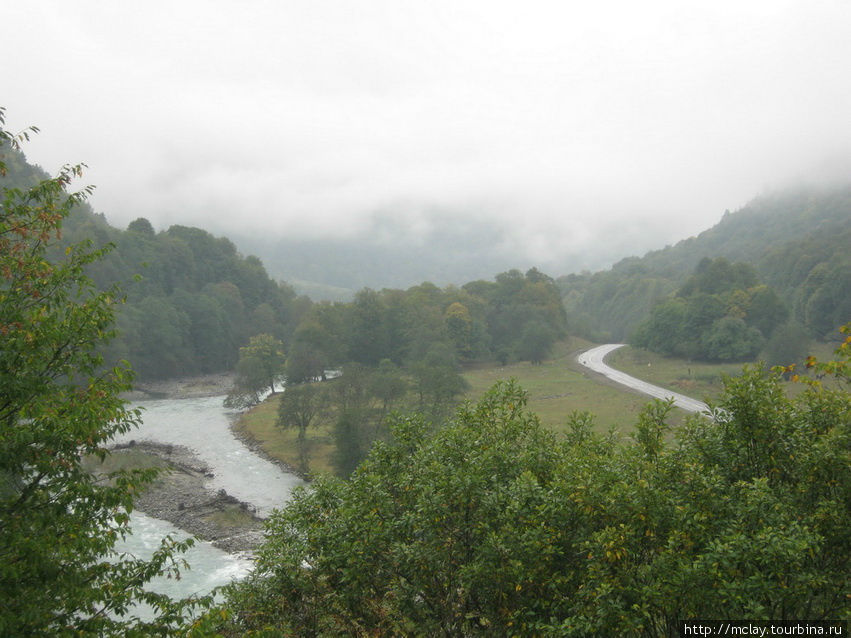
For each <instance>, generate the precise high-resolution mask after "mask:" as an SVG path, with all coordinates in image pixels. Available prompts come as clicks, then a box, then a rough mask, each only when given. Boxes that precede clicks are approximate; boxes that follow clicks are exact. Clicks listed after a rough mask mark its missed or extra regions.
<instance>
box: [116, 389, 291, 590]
mask: <svg viewBox="0 0 851 638" xmlns="http://www.w3.org/2000/svg"><path fill="white" fill-rule="evenodd" d="M223 400H224V397H223V396H215V397H204V398H195V399H164V400H157V401H146V402H144V403H142V404H141V405H139V407H141V408H142V409H143V412H142V425H141V426H140V427H139V428H138V429H135V430H131V431H130V432H128V433H126V434H124V435H121V436H119V437H116V443H126V442H128V441H130V440H136V441H156V442H158V443H166V444H168V443H171V444H175V445H184V446H186V447H188V448H191V449H192V450H194V451H195V453H196V454H197V455H198V457H199V458H200V459H201V460H203V461H204V462H205V463H207V465H208V466H209V467H210V469H211V471H212V472H213V474H214V477H213V478H211V479H210V483H209V486H210V487H211V488H213V489H215V490H218V489H225V490H227V492H228V493H229V494H231V495H233V496H235V497H236V498H238V499H240V500H241V501H245V502H247V503H250V504H251V505H253V506H254V507H255V508H256V510H257V512H258V514H260V515H261V516H266V515H268V514H269V513H270V512H271V510H272V509H274V508H276V507H281V506H283V505H285V504H286V502H287V501H288V500H289V498H290V494H291V492H292V490H293V488H294V487H296V486H297V485H301V484H303V481H302V480H301V479H300V478H298V477H297V476H295V475H293V474H289V473H287V472H284V471H283V470H281V469H280V468H279V467H278V466H277V465H275V464H274V463H271V462H269V461H267V460H266V459H263V458H260V457H259V456H257V455H256V454H254V453H253V452H251V451H250V450H248V449H247V448H246V447H245V446H244V445H243V444H242V443H241V442H240V441H239V440H238V439H237V438H236V437H234V435H233V434H232V433H231V430H230V423H231V420H232V419H233V418H234V417H235V415H236V411H234V410H229V409H227V408H225V407H224V406H223V405H222V401H223ZM132 525H133V534H132V536H131V537H130V538H128V539H127V540H126V541H124V542H123V543H122V544H120V545H119V546H118V547H117V549H118V550H119V551H124V552H129V553H132V554H134V555H136V556H144V557H147V556H150V555H151V553H152V552H153V551H154V549H156V547H158V546H159V541H160V539H161V538H162V537H163V536H165V535H166V534H173V535H175V537H178V538H181V537H183V538H185V537H186V536H188V534H186V533H184V532H182V531H181V530H179V529H177V528H175V527H174V526H173V525H172V524H171V523H168V522H166V521H162V520H159V519H155V518H151V517H150V516H145V515H144V514H142V513H139V512H134V513H133V516H132ZM184 557H185V558H186V560H187V561H188V562H189V564H190V566H191V569H190V570H189V571H187V572H185V573H184V574H182V576H181V579H180V580H179V581H177V580H165V579H159V580H158V581H156V582H155V583H153V586H152V589H154V590H155V591H158V592H161V593H167V594H170V595H171V596H173V597H181V596H187V595H190V594H193V593H199V594H203V593H208V592H209V591H210V590H211V589H212V588H214V587H216V586H218V585H223V584H226V583H228V582H230V581H231V580H232V579H233V578H240V577H243V576H245V575H246V574H247V573H248V571H249V570H250V568H251V560H250V559H249V558H247V557H244V556H235V555H233V554H228V553H226V552H224V551H222V550H220V549H217V548H215V547H213V546H212V545H211V544H210V543H203V542H202V543H196V545H195V547H193V548H192V549H191V550H190V551H189V552H188V553H187V554H186V555H185V556H184Z"/></svg>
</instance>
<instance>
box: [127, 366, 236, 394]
mask: <svg viewBox="0 0 851 638" xmlns="http://www.w3.org/2000/svg"><path fill="white" fill-rule="evenodd" d="M133 386H134V390H133V391H132V392H128V393H126V394H125V395H124V397H125V398H126V399H129V400H131V401H134V400H135V401H139V400H143V399H197V398H199V397H213V396H219V395H225V394H227V393H228V392H230V390H231V388H232V387H233V374H232V373H229V372H222V373H219V374H205V375H201V376H197V377H178V378H175V379H163V380H158V381H140V382H139V383H134V384H133Z"/></svg>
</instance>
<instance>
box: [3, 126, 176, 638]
mask: <svg viewBox="0 0 851 638" xmlns="http://www.w3.org/2000/svg"><path fill="white" fill-rule="evenodd" d="M3 115H4V112H3V110H2V109H0V176H2V174H4V172H5V170H4V169H5V166H4V164H3V161H2V152H3V148H4V145H16V144H17V143H18V142H19V141H20V140H21V139H22V138H26V137H27V135H28V133H24V134H23V135H22V136H14V135H12V134H10V133H9V132H7V131H6V130H5V128H4V118H3ZM5 147H6V148H8V146H5ZM81 172H82V167H81V166H65V167H63V168H62V169H61V170H60V172H59V174H58V175H57V176H56V177H54V178H52V179H47V180H44V181H41V182H39V183H37V184H36V185H34V186H32V187H31V188H28V189H18V188H8V187H6V186H4V187H3V193H2V203H1V204H0V206H2V207H0V600H2V604H0V635H3V636H30V635H72V634H73V635H81V636H101V635H169V634H172V633H176V627H177V625H178V624H179V622H180V620H181V606H180V605H177V604H175V603H173V602H172V601H170V600H169V599H168V598H167V597H165V596H161V595H156V594H152V593H149V592H146V591H145V590H144V589H143V587H144V585H145V584H146V583H147V582H148V581H149V580H150V579H151V578H152V577H154V576H155V575H158V574H160V573H161V572H162V571H163V570H171V569H172V566H174V565H175V558H174V557H175V551H176V550H179V549H182V548H184V547H185V546H186V545H188V543H180V544H175V543H172V542H171V541H170V540H166V541H164V543H163V545H162V546H161V548H160V549H159V551H157V552H156V554H155V555H154V557H153V559H152V560H150V561H143V560H138V559H135V558H132V557H128V556H126V555H121V554H118V553H117V552H116V550H115V543H116V541H117V540H119V539H120V538H122V537H124V536H125V535H127V534H128V533H129V531H130V528H129V512H130V510H131V509H132V506H133V495H134V493H135V492H136V491H137V490H139V489H140V488H141V487H142V486H143V485H144V484H145V483H147V482H148V481H150V480H151V478H152V474H151V473H150V472H131V473H128V472H124V473H119V474H116V475H113V476H112V477H111V481H109V482H101V481H98V480H96V479H95V478H94V477H93V476H92V475H91V474H89V473H88V472H87V471H86V470H85V469H84V467H83V464H82V459H83V457H84V456H86V455H95V456H97V457H100V458H103V457H104V456H105V455H106V454H107V449H106V447H105V446H106V445H107V444H108V443H109V441H110V439H111V438H112V437H113V436H114V435H115V434H118V433H122V432H126V431H128V430H129V429H130V428H132V427H134V426H135V425H136V424H137V423H138V420H139V412H138V411H136V410H131V409H128V408H127V406H126V404H125V402H124V401H123V400H122V399H121V398H119V393H120V392H122V391H125V390H128V389H130V382H131V379H132V374H131V372H130V370H129V369H128V368H127V367H125V366H120V367H116V368H112V369H103V366H102V359H101V357H100V356H99V354H98V348H99V347H100V346H101V345H102V344H103V343H105V342H106V341H107V340H108V339H109V338H110V337H111V336H112V334H113V329H112V325H113V316H114V308H115V306H116V304H117V303H118V302H119V301H120V296H119V294H118V291H117V290H115V289H113V290H110V291H107V292H104V293H100V294H98V293H95V292H94V286H93V284H92V282H91V281H90V279H89V278H88V277H87V276H86V269H87V267H88V266H89V265H90V264H92V263H94V262H96V261H97V260H99V259H101V258H102V257H103V255H104V254H105V252H106V251H105V250H90V249H89V247H88V245H87V244H85V243H84V244H80V245H74V246H71V247H69V248H68V249H67V250H66V254H65V258H64V259H63V260H60V261H55V262H49V261H48V260H47V259H46V257H45V256H46V251H47V248H48V246H49V245H50V244H51V243H53V242H55V241H56V240H57V237H58V235H59V232H60V229H61V225H62V221H63V219H64V218H65V217H66V216H67V215H68V213H69V211H70V210H71V208H72V207H73V206H74V205H76V204H78V203H80V202H81V201H83V200H84V199H85V197H86V195H87V193H88V192H89V189H85V190H83V191H82V192H81V193H76V194H67V193H66V188H68V187H69V185H70V184H71V182H72V179H73V178H75V177H77V176H79V175H80V174H81ZM140 601H141V602H146V603H149V604H151V605H153V606H154V610H155V612H156V617H155V619H154V620H151V621H148V622H141V621H139V620H137V619H133V618H132V616H129V617H125V616H123V614H124V613H125V612H127V611H128V610H130V608H131V606H132V605H133V604H134V603H136V602H140Z"/></svg>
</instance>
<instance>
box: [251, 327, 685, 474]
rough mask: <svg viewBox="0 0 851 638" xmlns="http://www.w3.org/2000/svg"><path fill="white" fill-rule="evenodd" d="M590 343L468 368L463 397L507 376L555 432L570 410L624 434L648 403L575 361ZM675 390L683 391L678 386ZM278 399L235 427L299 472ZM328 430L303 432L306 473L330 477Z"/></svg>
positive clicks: (474, 396)
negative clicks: (536, 358)
mask: <svg viewBox="0 0 851 638" xmlns="http://www.w3.org/2000/svg"><path fill="white" fill-rule="evenodd" d="M593 345H594V344H592V343H590V342H587V341H583V340H581V339H576V338H571V339H568V340H566V341H563V342H561V343H559V344H558V345H557V347H556V349H555V351H554V353H553V358H552V359H549V360H547V361H545V362H544V363H543V364H541V365H532V364H530V363H525V362H523V363H513V364H510V365H506V366H499V365H498V364H491V365H479V366H475V367H472V368H469V369H467V370H465V371H464V373H463V375H464V378H465V379H467V381H468V383H469V384H470V390H469V391H468V392H467V394H466V396H465V397H464V398H465V399H467V400H469V401H473V402H475V401H477V400H478V399H479V398H480V397H481V396H482V395H483V394H484V393H485V392H486V391H487V390H488V389H489V388H491V387H492V386H493V385H494V384H495V383H497V382H498V381H500V380H508V379H512V378H513V379H515V380H516V381H517V382H518V383H519V384H520V386H521V387H522V388H524V389H525V390H526V391H527V392H528V393H529V409H530V410H532V412H534V413H535V414H537V415H538V416H539V417H540V419H541V422H542V423H543V424H544V425H546V426H547V427H550V428H551V429H552V430H554V431H556V432H562V431H564V430H565V427H566V424H567V421H568V418H569V415H570V414H571V413H572V412H576V411H587V412H591V413H592V414H593V415H594V416H595V421H596V426H597V429H598V430H599V431H606V430H608V429H609V428H615V429H617V430H620V431H623V432H628V431H630V430H631V428H632V426H633V425H634V424H635V421H636V415H637V414H638V412H639V411H640V410H641V409H642V407H643V406H644V405H646V404H647V403H648V402H649V401H650V399H648V398H647V397H644V396H641V395H639V394H636V393H634V392H631V391H629V390H626V389H624V388H621V387H620V386H617V385H616V384H614V383H612V382H610V381H608V380H606V379H605V378H604V377H602V376H600V375H597V374H594V373H592V372H590V371H587V370H585V369H584V368H582V366H580V365H579V364H578V363H577V362H576V355H577V354H578V353H579V352H581V351H582V350H585V349H586V348H589V347H592V346H593ZM636 376H638V375H636ZM644 378H647V377H646V376H645V377H644ZM651 380H653V381H655V379H651ZM680 391H683V392H685V391H684V390H683V389H682V388H680ZM278 398H279V397H277V396H272V397H270V398H269V399H267V400H266V401H265V402H263V403H262V404H260V405H258V406H256V407H255V408H252V409H251V410H249V411H247V412H246V413H244V414H243V415H242V417H241V418H240V420H239V422H238V423H237V424H236V426H235V427H236V429H237V430H239V431H242V432H245V433H247V434H249V435H250V436H252V437H253V438H255V439H256V440H258V441H260V443H261V445H262V447H263V450H264V451H265V452H266V453H267V454H269V455H270V456H272V457H274V458H278V459H280V460H282V461H283V462H285V463H286V464H288V465H289V466H291V467H293V468H298V469H301V465H300V458H299V450H298V443H297V439H296V435H297V432H296V431H295V430H294V429H293V430H282V429H280V428H278V427H277V426H276V425H275V421H276V418H277V406H278ZM685 416H686V413H685V412H683V411H681V410H679V409H675V410H674V412H673V421H674V423H677V422H681V421H682V419H683V418H684V417H685ZM332 427H333V423H332V419H326V420H325V421H323V422H321V423H319V424H318V425H317V426H313V427H311V428H310V429H309V430H308V431H307V447H308V459H309V466H308V471H309V472H310V473H313V474H317V473H332V472H333V470H334V466H333V462H332V458H333V454H334V441H333V438H332V436H331V432H332Z"/></svg>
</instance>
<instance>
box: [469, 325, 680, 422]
mask: <svg viewBox="0 0 851 638" xmlns="http://www.w3.org/2000/svg"><path fill="white" fill-rule="evenodd" d="M594 345H595V344H593V343H591V342H589V341H585V340H583V339H579V338H576V337H571V338H569V339H566V340H565V341H562V342H560V343H558V344H556V347H555V349H554V351H553V355H552V358H551V359H548V360H546V361H544V362H543V363H542V364H540V365H532V364H530V363H528V362H517V363H512V364H508V365H506V366H499V365H498V364H494V365H488V366H482V367H478V368H476V369H472V370H467V371H466V372H464V378H465V379H467V381H468V382H469V383H470V386H471V388H470V390H469V392H468V393H467V397H466V398H467V399H469V400H470V401H476V400H478V399H479V398H480V397H481V396H482V394H484V393H485V392H486V391H487V390H488V389H489V388H490V387H491V386H493V384H494V383H496V382H497V381H500V380H508V379H512V378H513V379H516V381H517V383H518V384H519V385H520V387H522V388H523V389H525V390H526V391H527V392H528V395H529V404H528V407H529V409H530V410H531V411H532V412H534V413H535V414H537V415H538V417H539V418H540V419H541V423H542V424H543V425H545V426H547V427H548V428H550V429H552V430H553V431H555V432H565V431H566V430H567V421H568V418H569V415H570V414H571V413H572V412H577V411H578V412H590V413H591V414H593V415H594V421H595V425H596V428H597V430H598V431H601V432H605V431H608V430H609V429H610V428H614V429H616V430H618V431H621V432H624V433H628V432H630V431H631V430H632V428H633V426H634V425H635V423H636V421H637V419H638V413H639V412H640V411H641V409H642V408H643V407H644V406H645V405H647V404H648V403H649V402H650V401H651V399H650V398H649V397H645V396H642V395H640V394H637V393H634V392H632V391H630V390H627V389H626V388H622V387H621V386H618V385H617V384H615V383H613V382H611V381H609V380H608V379H605V378H604V377H602V376H601V375H597V374H594V373H592V372H590V371H589V370H587V369H586V368H583V367H582V366H580V365H579V363H577V361H576V356H577V354H579V352H581V351H582V350H585V349H587V348H590V347H592V346H594ZM686 414H687V413H686V412H684V411H682V410H680V409H678V408H675V409H674V411H673V412H672V422H673V423H680V422H682V420H683V419H684V418H685V416H686Z"/></svg>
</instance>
